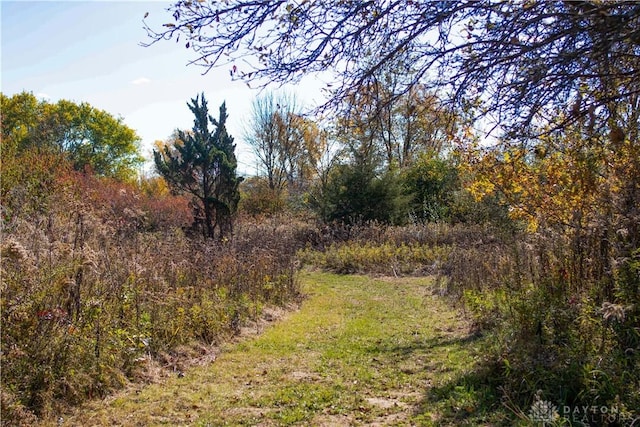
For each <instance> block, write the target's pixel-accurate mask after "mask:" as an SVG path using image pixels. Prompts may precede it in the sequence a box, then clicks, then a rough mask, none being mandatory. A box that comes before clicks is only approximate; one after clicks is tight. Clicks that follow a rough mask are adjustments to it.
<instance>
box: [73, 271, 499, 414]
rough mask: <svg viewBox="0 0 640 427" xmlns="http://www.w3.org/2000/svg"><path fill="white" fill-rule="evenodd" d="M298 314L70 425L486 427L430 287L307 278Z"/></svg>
mask: <svg viewBox="0 0 640 427" xmlns="http://www.w3.org/2000/svg"><path fill="white" fill-rule="evenodd" d="M301 280H303V284H304V286H303V289H304V290H305V292H306V293H307V294H308V298H307V299H306V300H305V301H304V303H303V304H302V307H301V308H300V310H299V311H296V312H294V313H290V314H288V315H286V316H285V318H284V319H282V320H281V321H279V322H276V323H274V324H273V325H272V326H270V327H269V328H267V329H266V330H265V331H264V333H262V334H260V335H259V336H256V337H253V338H248V339H246V340H244V341H243V342H241V343H236V344H230V345H229V346H227V347H226V348H224V349H223V351H222V353H221V354H220V355H219V356H218V358H217V360H216V361H215V362H214V363H212V364H210V365H208V366H203V367H196V368H192V369H190V370H188V371H187V372H186V373H185V376H184V377H182V378H178V377H177V376H176V377H172V378H170V379H168V380H166V381H164V382H163V383H161V384H154V385H150V386H147V387H144V388H142V389H141V390H138V391H137V392H134V391H131V392H126V393H120V394H118V395H117V396H115V397H112V398H109V399H107V400H105V401H103V402H94V403H91V404H89V405H86V406H84V407H83V408H81V409H80V410H79V411H77V414H76V415H74V416H73V417H67V418H66V419H65V420H64V423H63V425H83V426H90V425H127V426H136V425H138V426H148V425H171V426H174V425H194V426H218V425H232V426H236V425H263V426H276V425H313V426H341V425H344V426H347V425H463V424H467V425H478V424H487V422H486V420H483V418H482V417H483V416H486V415H484V414H486V413H488V411H489V410H490V408H486V407H485V404H484V403H483V402H485V401H487V397H490V396H488V395H487V393H490V391H489V390H486V389H483V388H482V387H479V386H478V384H475V383H474V381H473V379H472V378H473V376H472V369H473V367H474V364H475V362H474V360H475V359H474V355H475V354H477V353H478V352H479V349H480V348H481V346H482V341H481V340H477V339H473V338H472V337H470V336H469V335H468V331H467V327H466V325H465V322H464V321H463V320H462V318H461V316H460V314H459V313H458V312H456V311H455V310H453V309H452V308H451V306H450V305H448V304H447V302H446V301H445V300H444V299H442V298H439V297H437V296H436V295H434V293H433V286H432V283H431V281H430V279H428V278H402V279H372V278H368V277H362V276H337V275H332V274H325V273H315V272H314V273H303V274H302V277H301Z"/></svg>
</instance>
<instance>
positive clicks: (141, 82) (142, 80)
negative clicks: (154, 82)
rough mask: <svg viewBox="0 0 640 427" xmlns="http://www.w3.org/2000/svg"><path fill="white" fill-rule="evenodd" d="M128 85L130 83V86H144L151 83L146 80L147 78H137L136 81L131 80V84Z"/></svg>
mask: <svg viewBox="0 0 640 427" xmlns="http://www.w3.org/2000/svg"><path fill="white" fill-rule="evenodd" d="M130 83H131V84H132V85H146V84H149V83H151V80H149V79H148V78H146V77H138V78H137V79H135V80H131V82H130Z"/></svg>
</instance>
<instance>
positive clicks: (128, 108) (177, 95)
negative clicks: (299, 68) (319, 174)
mask: <svg viewBox="0 0 640 427" xmlns="http://www.w3.org/2000/svg"><path fill="white" fill-rule="evenodd" d="M170 4H171V1H170V0H164V1H160V0H156V1H144V2H143V1H109V2H106V1H87V0H84V1H64V2H62V1H25V0H23V1H4V0H0V17H1V18H0V20H1V22H0V24H1V25H0V28H1V31H0V37H1V39H0V63H1V76H2V77H1V80H0V89H1V91H2V92H3V93H4V94H5V95H6V96H11V95H13V94H16V93H20V92H22V91H27V92H32V93H33V94H34V95H36V96H37V97H38V98H40V99H45V100H48V101H50V102H57V101H58V100H60V99H67V100H71V101H74V102H78V103H80V102H87V103H89V104H91V105H92V106H93V107H96V108H99V109H101V110H105V111H107V112H109V113H110V114H112V115H113V116H115V117H121V118H122V119H123V122H124V123H125V124H126V125H127V126H129V127H131V128H132V129H134V130H135V131H136V132H137V134H138V136H139V137H140V138H141V151H142V154H143V155H144V156H145V157H147V158H150V157H151V150H152V147H153V143H154V142H155V141H156V140H166V139H167V138H168V137H169V136H170V135H171V133H172V132H173V131H174V130H175V129H176V128H179V129H190V128H191V127H192V125H193V115H192V113H191V112H190V111H189V108H188V107H187V105H186V103H187V102H188V101H189V100H190V99H192V98H194V97H195V96H196V95H197V94H199V93H202V92H203V93H204V94H205V97H206V99H207V101H208V104H209V110H210V113H212V115H213V116H214V117H217V115H218V107H219V106H220V104H222V102H226V104H227V112H228V113H229V122H228V125H227V128H228V130H229V133H230V134H231V135H232V136H234V138H235V141H236V143H237V148H236V154H237V157H238V163H239V164H238V170H239V172H240V173H242V174H254V173H255V160H254V157H253V154H252V153H251V149H250V147H248V146H247V145H246V144H244V141H243V140H242V139H243V138H242V136H243V133H244V130H245V129H246V127H247V122H248V121H249V119H250V114H251V103H252V101H253V100H254V99H255V97H256V96H258V95H259V94H260V92H259V91H258V90H256V89H250V88H248V87H247V86H246V84H245V83H243V82H239V81H235V82H234V81H232V80H231V77H230V76H229V70H228V69H225V68H218V69H213V70H211V71H209V72H208V73H207V74H206V75H203V72H204V71H205V69H204V68H202V67H199V66H196V65H187V63H188V62H189V60H192V59H194V56H193V55H194V54H193V52H192V51H190V50H187V49H186V48H185V47H184V44H183V43H175V42H174V41H167V42H162V43H158V44H155V45H152V46H150V47H142V46H140V43H141V42H145V41H149V40H150V39H148V38H147V35H146V32H145V30H144V29H143V23H142V19H143V17H144V15H145V13H147V12H148V13H149V15H148V17H147V19H146V21H147V22H148V23H149V24H150V26H151V27H152V28H160V27H161V25H162V24H163V23H165V22H171V20H172V18H171V16H170V14H169V13H168V12H167V11H166V8H167V7H169V6H170ZM273 89H274V90H275V89H277V88H275V87H274V88H273ZM319 89H320V83H319V82H317V81H314V80H313V79H306V80H303V82H302V83H301V84H300V85H298V86H296V87H287V88H286V90H287V91H289V92H293V93H294V94H295V95H296V97H298V99H299V100H300V101H301V102H302V103H303V104H305V105H307V106H313V105H316V104H318V103H319V101H320V100H321V95H319V94H320V91H319ZM149 169H150V164H149V163H148V164H147V165H146V166H145V170H149Z"/></svg>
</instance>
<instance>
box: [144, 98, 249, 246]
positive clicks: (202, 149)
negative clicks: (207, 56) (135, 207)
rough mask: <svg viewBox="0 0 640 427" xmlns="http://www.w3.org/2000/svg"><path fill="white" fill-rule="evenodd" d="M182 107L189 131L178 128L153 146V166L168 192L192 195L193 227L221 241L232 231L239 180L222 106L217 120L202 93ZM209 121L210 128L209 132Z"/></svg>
mask: <svg viewBox="0 0 640 427" xmlns="http://www.w3.org/2000/svg"><path fill="white" fill-rule="evenodd" d="M187 106H188V107H189V109H190V110H191V112H192V113H193V114H194V115H195V119H194V124H193V128H192V130H191V131H190V132H185V131H181V130H178V131H177V138H176V140H175V141H174V142H173V144H169V145H167V146H165V147H164V148H162V149H160V150H154V152H153V155H154V161H155V165H156V168H157V170H158V172H159V173H160V174H161V175H162V176H163V177H164V178H165V179H166V180H167V182H168V183H169V185H170V186H171V187H172V189H173V190H174V191H176V192H179V193H187V194H191V195H192V196H193V199H194V200H193V209H194V228H196V229H197V228H201V229H202V233H203V235H204V236H205V237H208V238H214V237H215V231H216V228H217V229H218V236H219V238H220V239H224V238H226V237H228V236H229V235H230V234H231V233H232V232H233V215H234V214H235V212H236V210H237V208H238V202H239V201H240V192H239V189H238V187H239V185H240V182H241V181H242V178H241V177H238V176H237V175H236V169H237V165H238V162H237V159H236V155H235V148H236V145H235V144H234V143H233V137H232V136H230V135H229V134H228V133H227V128H226V121H227V117H228V115H227V108H226V105H225V104H224V103H223V104H222V105H221V106H220V115H219V119H218V120H216V119H214V118H213V117H212V116H210V115H209V111H208V108H207V101H206V99H205V98H204V94H202V95H200V96H196V98H195V99H191V103H187ZM209 123H211V124H212V125H213V126H214V127H215V130H214V131H213V132H211V131H210V130H209Z"/></svg>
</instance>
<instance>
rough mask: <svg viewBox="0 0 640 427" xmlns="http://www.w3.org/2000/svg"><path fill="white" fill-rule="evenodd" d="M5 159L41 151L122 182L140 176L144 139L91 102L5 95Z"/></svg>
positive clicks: (30, 95) (79, 167)
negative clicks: (139, 168) (65, 158)
mask: <svg viewBox="0 0 640 427" xmlns="http://www.w3.org/2000/svg"><path fill="white" fill-rule="evenodd" d="M1 101H2V124H1V126H2V145H3V157H4V158H5V159H6V158H8V157H7V156H10V155H18V154H19V153H20V152H21V151H24V150H26V149H31V148H34V149H37V150H40V151H44V152H49V153H61V154H63V155H64V156H66V157H67V158H68V159H69V161H70V162H71V163H72V164H73V166H74V167H75V168H76V169H77V170H84V169H85V168H86V167H89V168H90V169H91V170H92V171H93V172H94V173H96V174H98V175H102V176H108V177H114V178H117V179H120V180H131V179H133V178H135V176H136V173H137V170H136V168H137V166H138V165H139V164H140V163H142V161H143V158H142V157H141V156H140V154H139V142H140V138H139V137H138V136H137V135H136V133H135V131H134V130H133V129H131V128H129V127H128V126H127V125H125V124H124V123H123V121H122V119H121V118H115V117H113V116H112V115H111V114H109V113H107V112H106V111H103V110H99V109H97V108H94V107H92V106H91V105H89V104H87V103H84V102H83V103H80V104H77V103H74V102H71V101H67V100H60V101H58V102H57V103H55V104H51V103H49V102H47V101H40V100H38V99H37V98H36V97H35V96H34V95H33V94H32V93H27V92H22V93H19V94H16V95H13V96H12V97H10V98H9V97H7V96H5V95H1Z"/></svg>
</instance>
